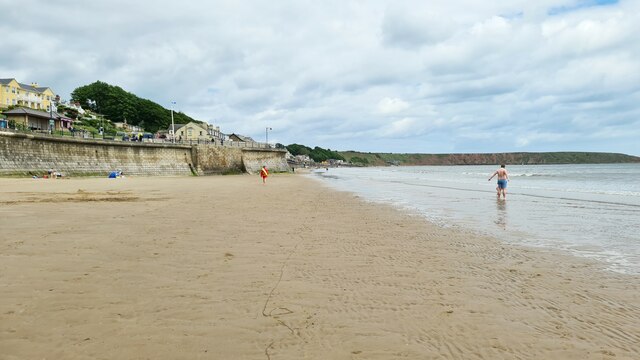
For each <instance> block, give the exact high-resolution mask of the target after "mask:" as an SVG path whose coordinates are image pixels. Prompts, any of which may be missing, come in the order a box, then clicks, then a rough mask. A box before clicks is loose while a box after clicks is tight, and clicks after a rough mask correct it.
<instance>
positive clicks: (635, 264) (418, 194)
mask: <svg viewBox="0 0 640 360" xmlns="http://www.w3.org/2000/svg"><path fill="white" fill-rule="evenodd" d="M495 170H497V166H415V167H404V166H395V167H367V168H330V169H328V170H325V169H322V170H317V171H315V172H313V173H312V174H313V175H314V176H315V177H317V178H319V179H321V180H322V181H324V182H326V183H327V184H328V185H330V186H331V187H333V188H336V189H338V190H343V191H349V192H353V193H356V194H358V195H360V196H362V197H363V198H365V199H367V200H370V201H375V202H383V203H388V204H392V205H394V206H398V207H402V208H405V209H410V210H411V211H414V212H415V213H417V214H420V215H422V216H424V217H426V218H427V219H429V220H430V221H431V222H434V223H436V224H439V225H441V226H445V227H446V226H454V227H463V228H467V229H470V230H472V231H475V232H479V233H483V234H487V235H491V236H495V237H497V238H499V239H500V240H502V241H505V242H509V243H514V244H521V245H528V246H541V247H547V248H552V249H560V250H564V251H568V252H571V253H572V254H575V255H578V256H584V257H588V258H593V259H597V260H600V261H603V262H604V263H606V266H607V268H608V269H610V270H613V271H618V272H624V273H630V274H640V164H604V165H600V164H598V165H519V166H507V170H508V171H509V178H510V181H509V183H508V189H507V192H508V193H507V199H506V200H498V199H497V196H496V190H495V188H496V178H494V179H493V180H492V181H491V182H489V181H487V179H488V178H489V176H491V174H492V173H493V172H494V171H495Z"/></svg>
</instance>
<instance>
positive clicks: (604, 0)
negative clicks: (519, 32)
mask: <svg viewBox="0 0 640 360" xmlns="http://www.w3.org/2000/svg"><path fill="white" fill-rule="evenodd" d="M619 2H620V1H619V0H581V1H578V3H577V4H575V5H572V6H559V7H554V8H551V9H549V11H548V14H549V15H560V14H565V13H568V12H572V11H576V10H581V9H585V8H590V7H594V6H608V5H615V4H617V3H619Z"/></svg>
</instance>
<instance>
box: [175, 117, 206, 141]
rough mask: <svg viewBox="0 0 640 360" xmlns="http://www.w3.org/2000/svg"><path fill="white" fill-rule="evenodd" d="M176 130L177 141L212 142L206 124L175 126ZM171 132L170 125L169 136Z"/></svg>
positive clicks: (193, 123) (192, 123)
mask: <svg viewBox="0 0 640 360" xmlns="http://www.w3.org/2000/svg"><path fill="white" fill-rule="evenodd" d="M175 129H176V133H175V138H176V140H177V141H212V140H211V135H209V132H208V131H207V128H206V125H205V124H198V123H195V122H190V123H188V124H175ZM171 130H172V129H171V125H169V129H168V132H169V134H171Z"/></svg>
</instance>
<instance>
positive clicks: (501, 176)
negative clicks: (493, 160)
mask: <svg viewBox="0 0 640 360" xmlns="http://www.w3.org/2000/svg"><path fill="white" fill-rule="evenodd" d="M496 175H498V186H497V187H496V191H497V192H498V199H500V191H502V197H503V198H504V199H505V200H507V181H509V173H508V172H507V169H505V168H504V164H502V165H500V169H498V170H496V172H494V173H493V175H491V177H490V178H489V180H487V181H491V179H493V177H494V176H496Z"/></svg>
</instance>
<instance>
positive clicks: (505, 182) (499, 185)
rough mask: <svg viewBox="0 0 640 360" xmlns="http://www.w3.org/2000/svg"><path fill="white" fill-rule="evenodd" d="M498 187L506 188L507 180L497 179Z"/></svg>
mask: <svg viewBox="0 0 640 360" xmlns="http://www.w3.org/2000/svg"><path fill="white" fill-rule="evenodd" d="M498 188H500V189H506V188H507V180H498Z"/></svg>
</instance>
